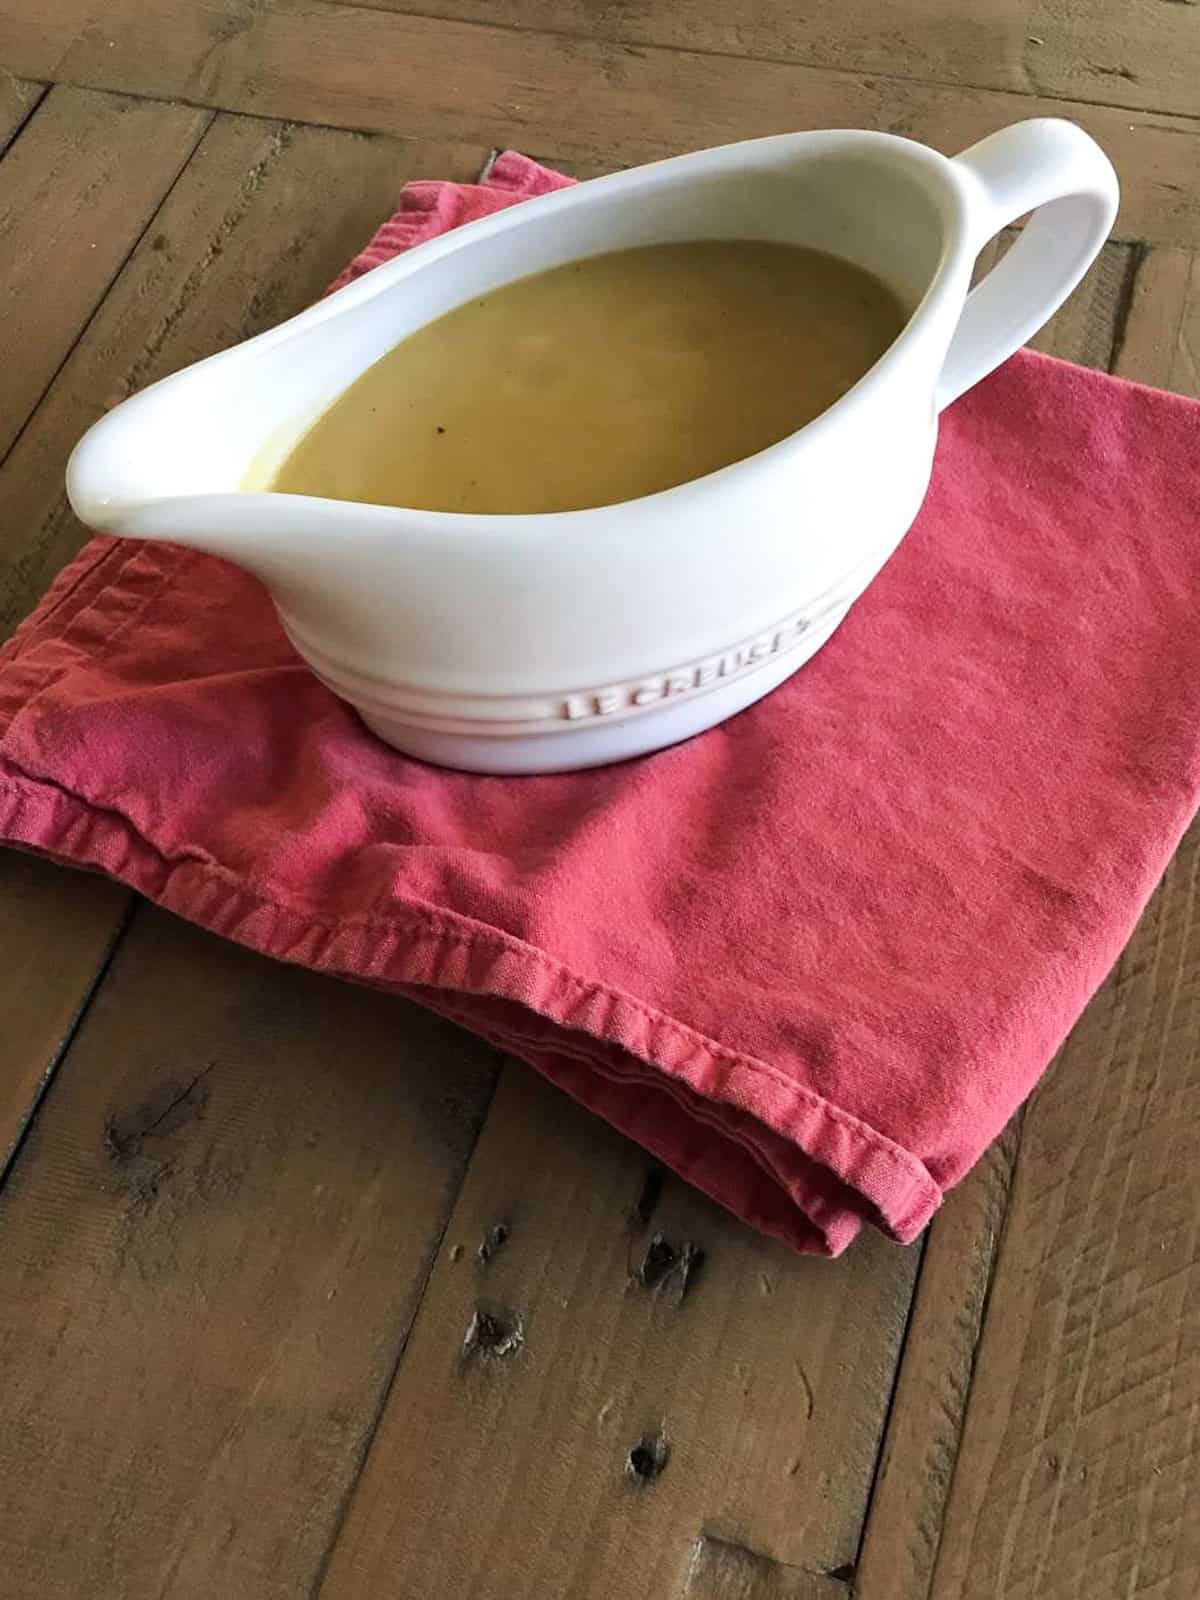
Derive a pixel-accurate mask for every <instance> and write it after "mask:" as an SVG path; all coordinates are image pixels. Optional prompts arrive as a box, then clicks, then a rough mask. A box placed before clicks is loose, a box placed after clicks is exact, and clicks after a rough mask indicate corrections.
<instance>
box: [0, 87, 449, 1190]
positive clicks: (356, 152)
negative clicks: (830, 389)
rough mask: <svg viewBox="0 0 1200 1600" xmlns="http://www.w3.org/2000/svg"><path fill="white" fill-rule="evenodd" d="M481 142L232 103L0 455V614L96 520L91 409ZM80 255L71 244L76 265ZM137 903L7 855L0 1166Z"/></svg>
mask: <svg viewBox="0 0 1200 1600" xmlns="http://www.w3.org/2000/svg"><path fill="white" fill-rule="evenodd" d="M188 115H191V114H190V113H189V114H188ZM478 159H479V158H478V153H477V152H467V151H462V150H454V149H448V148H446V147H441V146H434V147H413V146H410V145H407V144H398V143H395V142H394V141H390V140H387V139H378V138H363V137H360V136H357V135H349V134H342V133H324V132H319V131H316V130H312V129H299V130H293V129H287V128H281V127H279V126H277V125H273V124H267V123H262V122H259V121H257V120H255V119H250V118H245V119H243V118H223V119H220V120H219V121H218V123H217V124H216V125H215V126H214V127H213V128H212V129H211V131H210V133H209V134H208V136H207V137H206V138H205V139H204V141H203V143H202V144H201V146H200V148H199V150H198V152H197V154H196V156H195V157H194V159H193V160H192V162H191V163H190V165H189V166H188V168H187V170H186V172H185V174H184V176H183V177H182V178H181V179H180V181H179V183H178V185H177V186H176V188H175V189H174V190H173V191H172V193H171V195H170V197H169V199H168V200H167V202H166V203H165V205H164V206H163V207H162V209H161V211H160V212H159V214H158V216H157V217H156V219H155V221H154V223H153V225H152V227H151V228H150V229H149V230H148V232H147V235H146V237H145V238H144V239H143V240H142V242H141V244H140V245H139V247H138V249H137V250H136V251H135V252H134V255H133V257H132V259H131V260H130V262H129V263H128V265H127V266H126V268H125V270H124V271H123V272H122V274H121V276H120V278H119V280H118V282H117V284H116V285H115V287H114V288H113V290H112V292H111V293H110V294H109V296H108V297H107V299H106V300H105V302H104V304H103V305H102V307H101V308H100V310H99V312H98V313H97V315H96V317H95V318H94V319H93V321H92V323H91V325H90V326H89V327H88V329H87V332H86V333H85V334H84V336H83V338H82V340H81V341H80V342H79V344H78V345H77V346H76V348H75V350H74V352H73V354H72V355H71V357H70V359H69V360H68V361H67V363H66V365H65V367H64V368H63V369H62V371H61V372H60V373H59V375H58V377H57V379H56V381H55V382H54V384H53V385H52V387H51V389H50V390H49V392H48V394H47V395H46V398H45V399H44V401H43V402H42V404H41V406H40V407H39V408H38V409H37V411H36V413H35V415H34V417H33V420H32V422H31V424H30V425H29V426H28V427H27V428H26V430H25V432H24V433H23V435H22V436H21V438H20V440H19V442H18V444H17V445H16V447H15V448H14V450H13V451H12V453H11V454H10V455H9V457H8V460H7V462H6V463H5V464H4V466H3V467H2V468H0V527H3V529H4V538H3V541H2V542H0V628H3V630H4V631H8V630H10V629H11V627H12V626H13V625H14V624H15V623H16V621H17V620H18V619H19V618H20V617H21V616H22V615H23V614H24V613H25V612H26V611H27V610H28V609H29V608H30V607H31V606H32V605H33V604H34V602H35V601H36V600H37V598H38V596H39V594H40V593H41V591H42V589H43V588H44V587H45V585H46V583H47V582H48V581H49V579H50V578H51V577H52V576H53V575H54V573H55V571H56V570H57V569H58V567H59V566H61V565H62V563H63V562H64V561H65V560H67V559H68V558H69V556H70V555H72V554H73V553H74V551H75V550H76V549H77V548H78V546H79V544H80V542H81V541H82V540H83V539H84V538H85V537H86V534H85V532H84V530H83V529H82V528H81V527H80V526H79V524H78V523H77V522H76V521H75V520H74V518H73V517H72V516H71V514H70V511H69V508H68V507H67V505H66V502H65V497H64V494H63V487H62V484H63V471H64V468H65V465H66V460H67V456H68V454H69V453H70V450H71V448H72V446H73V445H74V443H75V441H76V439H77V438H78V437H79V435H80V434H81V433H82V432H83V430H84V428H85V427H87V425H88V424H89V423H90V422H91V421H92V420H93V419H94V418H95V417H97V416H99V415H100V414H101V413H102V412H103V411H104V410H105V409H106V407H107V406H108V405H109V404H110V403H112V401H114V400H116V399H119V398H121V397H122V396H123V395H124V394H126V393H128V392H130V391H131V390H133V389H134V388H136V387H139V386H140V385H141V384H143V383H146V382H150V381H152V380H153V379H154V378H157V377H160V376H162V375H163V374H165V373H166V372H167V371H169V370H171V369H172V368H173V367H176V366H179V365H182V364H183V363H184V362H186V361H190V360H193V359H196V358H198V357H200V356H202V355H206V354H208V353H209V352H210V351H211V350H213V349H217V348H219V347H220V346H221V345H223V344H228V343H230V342H232V341H233V340H236V339H238V338H242V337H244V336H246V335H248V334H250V333H254V332H257V331H258V330H259V329H261V328H263V327H266V326H269V325H270V323H271V322H273V321H277V320H278V319H279V318H281V317H284V316H287V315H289V314H290V313H291V312H292V311H294V310H298V309H299V308H300V306H302V305H303V304H304V303H305V302H306V301H307V300H309V299H311V298H312V297H313V296H315V295H316V294H319V293H320V291H321V289H322V287H323V286H324V285H325V284H326V283H327V282H328V281H329V279H330V278H331V277H332V276H333V275H334V274H335V273H336V272H337V271H338V269H339V268H340V267H341V266H342V264H343V263H344V261H345V260H346V258H347V257H348V256H349V255H350V254H352V252H353V251H354V250H355V249H356V248H357V247H358V246H359V245H360V244H361V243H362V242H363V241H364V240H365V239H366V238H367V237H368V236H369V234H370V232H371V231H372V229H373V228H374V226H375V224H376V222H378V221H379V220H380V219H381V218H382V217H383V216H384V215H385V214H386V212H387V211H388V209H389V207H390V206H391V204H392V202H393V200H394V198H395V195H396V192H397V189H398V188H399V185H400V183H401V182H402V181H403V179H404V178H405V177H406V176H408V175H409V174H410V173H411V172H413V171H414V170H415V164H416V163H418V162H421V161H422V160H427V161H428V163H429V170H433V171H438V170H442V171H447V172H449V173H451V174H452V175H457V176H460V177H467V176H469V175H470V174H471V173H472V171H473V170H474V169H475V167H477V165H478ZM2 170H3V168H2V167H0V171H2ZM79 244H80V246H81V247H82V246H84V245H86V240H82V239H81V240H80V241H79ZM64 250H65V251H68V252H69V241H68V240H65V241H64ZM70 260H71V257H70V254H69V253H67V254H66V255H65V256H64V263H63V264H64V266H67V265H69V263H70ZM128 903H129V897H128V895H127V894H126V893H125V892H124V891H123V890H121V889H119V888H118V887H116V886H115V885H111V884H107V883H104V882H102V881H101V880H99V879H93V878H84V877H82V876H81V875H78V874H68V873H66V872H64V871H62V870H61V869H59V868H57V867H54V866H51V865H49V864H48V863H45V862H38V861H35V860H33V859H31V858H26V857H20V856H16V855H13V854H10V853H5V854H3V855H2V856H0V1027H2V1028H3V1054H4V1063H3V1073H2V1074H0V1168H2V1166H3V1160H4V1158H5V1157H6V1156H7V1153H8V1152H10V1151H11V1149H12V1147H13V1146H14V1144H15V1143H16V1141H17V1139H18V1138H19V1136H20V1133H21V1130H22V1128H23V1127H24V1126H25V1123H26V1121H27V1118H28V1116H29V1115H30V1112H31V1110H32V1108H33V1107H34V1105H35V1104H36V1102H37V1098H38V1096H39V1094H40V1093H41V1091H42V1088H43V1085H44V1084H45V1082H46V1079H47V1077H48V1075H49V1074H50V1073H51V1072H52V1071H53V1069H54V1066H55V1063H56V1061H57V1060H58V1057H59V1054H60V1052H61V1048H62V1045H63V1043H64V1040H65V1039H66V1038H67V1037H68V1036H69V1032H70V1028H71V1026H72V1022H73V1019H74V1018H75V1017H76V1016H77V1015H78V1012H79V1010H80V1007H81V1006H82V1005H83V1003H84V1001H85V1000H86V998H87V995H88V992H89V989H90V986H91V984H92V982H93V980H94V978H95V975H96V973H97V972H98V970H99V968H100V966H101V965H102V963H103V962H104V960H105V958H106V956H107V954H108V952H109V951H110V949H111V947H112V944H113V941H114V939H115V937H116V934H117V931H118V929H119V926H120V923H121V920H122V917H123V915H124V913H125V910H126V908H127V906H128Z"/></svg>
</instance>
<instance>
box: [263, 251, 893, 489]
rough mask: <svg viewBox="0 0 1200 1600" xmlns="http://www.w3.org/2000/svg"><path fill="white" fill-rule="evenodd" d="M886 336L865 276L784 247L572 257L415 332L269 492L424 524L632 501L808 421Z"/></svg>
mask: <svg viewBox="0 0 1200 1600" xmlns="http://www.w3.org/2000/svg"><path fill="white" fill-rule="evenodd" d="M905 320H906V314H905V312H904V311H903V310H902V309H901V307H900V305H899V303H898V301H897V300H896V299H895V297H894V296H893V294H892V293H891V291H890V290H889V289H887V288H885V286H884V285H883V284H882V283H880V282H879V281H878V280H877V279H876V278H874V277H872V276H871V275H870V274H869V273H867V272H864V271H863V270H862V269H861V268H859V267H854V266H851V265H850V264H849V263H848V262H845V261H839V260H837V259H835V258H834V257H833V256H828V255H823V254H821V253H820V252H819V251H815V250H807V249H801V248H799V247H798V246H795V245H788V244H778V243H771V242H766V241H760V240H740V239H739V240H722V239H713V240H700V241H696V242H690V243H684V244H657V245H648V246H644V247H642V248H639V249H634V250H618V251H614V252H612V253H611V254H608V255H599V256H591V257H589V258H587V259H585V260H582V261H576V262H570V263H568V264H567V265H565V266H561V267H554V268H552V269H551V270H550V271H549V272H542V273H538V274H535V275H534V276H532V277H528V278H523V279H520V280H519V281H518V282H515V283H510V284H506V285H504V286H503V287H502V288H500V289H496V290H494V291H492V293H490V294H487V295H485V296H483V297H482V298H481V299H479V300H473V301H471V302H469V303H468V304H467V305H464V306H459V307H458V308H457V309H456V310H454V311H451V312H448V313H447V314H446V315H445V316H443V317H440V318H438V320H437V321H436V322H431V323H429V324H427V325H426V326H425V327H423V328H419V329H418V330H417V332H416V333H414V334H411V335H410V336H409V337H408V338H407V339H405V340H403V341H402V342H401V343H400V344H398V345H397V346H396V347H395V349H393V350H391V351H389V352H388V354H387V355H385V356H383V357H382V358H381V359H380V360H379V361H377V362H376V363H375V365H374V366H373V367H371V368H370V369H369V370H368V371H366V372H364V373H363V375H362V376H361V377H360V378H359V379H357V381H356V382H354V383H353V384H351V386H350V387H349V388H348V389H347V390H345V392H344V393H343V394H342V395H340V396H339V398H338V399H337V400H335V401H334V403H333V404H332V405H331V406H330V407H329V409H328V410H327V411H326V412H325V413H324V414H323V415H322V416H321V417H320V418H318V420H317V421H316V422H315V423H314V424H313V426H312V427H311V428H310V429H309V431H308V432H307V433H306V434H305V435H304V437H303V438H302V439H301V440H300V441H299V443H298V444H297V445H296V446H295V448H294V449H293V450H292V452H291V454H290V455H289V456H288V457H287V459H286V460H285V461H284V463H283V465H282V466H281V467H280V468H279V469H278V471H277V472H276V474H275V476H274V478H273V480H272V481H271V483H270V484H269V487H270V488H271V489H273V490H277V491H280V492H283V493H287V494H308V495H323V496H327V497H329V498H331V499H338V500H365V501H370V502H373V503H375V504H378V505H394V506H408V507H411V508H413V509H420V510H430V511H458V512H489V513H498V512H526V513H529V512H545V511H574V510H579V509H581V508H583V507H586V506H603V505H611V504H613V503H614V502H616V501H620V500H633V499H636V498H638V497H639V496H641V495H646V494H652V493H654V492H655V491H656V490H659V489H668V488H670V487H672V486H673V485H674V484H678V483H686V482H687V481H688V480H689V479H692V478H699V477H702V476H703V475H704V474H705V473H707V472H713V471H715V470H716V469H717V468H718V467H724V466H728V465H729V463H730V462H733V461H739V460H741V459H742V458H743V457H745V456H749V455H753V454H754V453H755V452H756V451H758V450H762V449H765V448H766V446H767V445H769V444H774V443H775V442H776V441H777V440H779V439H783V438H786V436H787V435H788V434H790V433H794V432H795V430H796V429H797V428H799V427H802V426H803V425H804V423H806V422H811V421H812V419H813V418H814V417H816V416H818V415H819V414H820V413H821V412H822V411H824V410H825V409H826V408H827V407H828V406H830V405H832V404H833V402H834V401H835V400H837V399H838V398H839V396H841V395H843V394H845V392H846V390H847V389H849V388H850V387H851V385H852V384H854V383H856V382H857V380H858V379H859V378H861V377H862V375H863V373H864V372H866V370H867V369H868V368H869V367H870V366H872V365H873V363H874V362H875V361H876V360H878V358H879V357H880V356H881V355H882V354H883V352H884V351H885V350H886V349H887V347H888V345H890V344H891V342H892V340H893V339H894V338H895V337H896V335H897V333H898V332H899V331H900V329H901V327H902V326H903V324H904V322H905Z"/></svg>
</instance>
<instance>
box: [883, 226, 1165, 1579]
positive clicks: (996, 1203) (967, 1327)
mask: <svg viewBox="0 0 1200 1600" xmlns="http://www.w3.org/2000/svg"><path fill="white" fill-rule="evenodd" d="M1014 237H1015V231H1014V230H1011V229H1009V230H1006V231H1005V233H1004V234H1003V235H1002V236H1001V237H1000V238H999V239H998V240H997V241H995V243H994V244H993V245H992V246H991V247H989V249H988V251H987V252H986V253H985V259H984V260H983V265H984V266H990V265H991V264H992V263H993V262H994V261H995V260H996V259H998V257H999V256H1000V255H1002V254H1003V251H1004V249H1005V248H1006V247H1007V246H1008V244H1010V243H1011V242H1012V239H1013V238H1014ZM1141 259H1142V257H1141V252H1139V251H1138V250H1137V248H1136V247H1133V246H1128V245H1120V244H1109V245H1106V246H1105V248H1104V250H1103V251H1102V252H1101V256H1100V259H1099V260H1098V261H1097V263H1096V265H1095V267H1093V269H1092V271H1091V273H1090V274H1089V275H1088V277H1087V278H1086V279H1085V280H1084V282H1083V284H1081V285H1080V288H1079V289H1078V290H1077V291H1076V293H1075V295H1074V296H1072V298H1071V299H1070V300H1069V301H1068V302H1067V304H1066V305H1065V306H1064V307H1063V308H1062V310H1061V311H1060V312H1059V313H1058V315H1057V316H1056V317H1055V318H1053V319H1052V321H1051V322H1050V323H1049V324H1048V325H1047V327H1046V329H1044V330H1043V332H1042V334H1041V335H1040V336H1039V337H1038V339H1037V340H1035V344H1037V346H1038V347H1039V348H1041V349H1043V350H1045V351H1046V352H1048V353H1049V354H1053V355H1058V356H1061V357H1063V358H1065V359H1067V360H1073V361H1080V362H1082V363H1084V364H1085V365H1088V366H1093V367H1099V368H1101V369H1105V368H1107V367H1109V366H1110V364H1111V363H1112V360H1113V355H1114V349H1115V347H1116V345H1117V342H1118V340H1119V339H1120V337H1121V333H1122V329H1123V328H1125V329H1126V331H1128V330H1129V329H1132V327H1133V322H1134V316H1133V312H1132V311H1131V310H1130V307H1131V305H1136V303H1137V302H1136V297H1134V296H1132V295H1131V285H1132V283H1133V282H1134V281H1136V278H1137V275H1138V269H1139V262H1140V261H1141ZM1127 315H1128V321H1127V322H1126V320H1125V319H1126V316H1127ZM1100 1003H1101V1002H1100V1001H1097V1002H1096V1004H1100ZM1087 1026H1088V1023H1087V1019H1086V1018H1085V1020H1084V1022H1083V1023H1081V1024H1080V1027H1081V1028H1086V1027H1087ZM1052 1070H1056V1071H1061V1070H1062V1068H1061V1067H1059V1068H1057V1069H1052ZM1022 1122H1023V1119H1022V1118H1018V1119H1017V1120H1016V1121H1014V1123H1013V1124H1012V1125H1011V1126H1010V1127H1009V1129H1008V1130H1007V1131H1006V1133H1005V1134H1004V1135H1003V1136H1002V1138H1001V1139H1000V1140H999V1141H998V1142H997V1143H996V1144H995V1145H994V1146H993V1147H992V1149H991V1150H989V1151H988V1153H987V1155H986V1156H985V1157H984V1159H983V1161H982V1162H980V1164H979V1166H978V1167H976V1169H975V1170H974V1171H973V1172H972V1173H971V1174H970V1175H969V1176H968V1178H967V1179H966V1181H965V1182H964V1183H963V1184H962V1185H961V1187H960V1188H959V1189H958V1190H957V1191H956V1192H955V1193H954V1194H952V1195H951V1196H950V1197H949V1199H948V1201H947V1203H946V1205H945V1207H944V1209H943V1210H942V1212H941V1213H940V1214H939V1216H938V1217H937V1218H936V1219H935V1220H934V1223H933V1226H932V1228H931V1229H930V1233H929V1240H928V1243H927V1245H926V1248H925V1255H924V1259H923V1262H922V1267H921V1276H920V1281H919V1284H918V1289H917V1294H916V1297H915V1302H914V1308H913V1317H912V1322H911V1325H910V1328H909V1332H908V1337H907V1340H906V1343H905V1350H904V1359H903V1361H902V1363H901V1368H900V1375H899V1379H898V1382H897V1386H896V1397H895V1403H894V1405H893V1408H892V1412H891V1416H890V1418H889V1421H888V1431H887V1439H886V1443H885V1447H884V1453H883V1458H882V1463H881V1467H880V1473H879V1480H878V1485H877V1488H876V1492H875V1496H874V1498H873V1500H872V1505H871V1510H870V1515H869V1518H868V1520H867V1525H866V1531H865V1535H864V1540H863V1548H862V1555H861V1561H860V1564H859V1568H858V1573H857V1577H856V1588H855V1594H856V1600H927V1597H928V1596H929V1593H930V1586H931V1584H932V1581H933V1571H934V1565H935V1562H936V1559H937V1555H938V1550H939V1547H940V1542H941V1538H942V1528H943V1519H944V1517H945V1514H946V1509H947V1504H948V1501H949V1497H950V1493H951V1484H952V1481H953V1480H954V1471H955V1464H956V1461H957V1459H958V1453H959V1448H960V1443H961V1439H962V1432H963V1427H964V1419H965V1418H966V1416H967V1408H968V1404H969V1397H970V1394H971V1386H972V1379H973V1376H974V1372H975V1368H976V1361H977V1358H978V1353H979V1338H980V1330H981V1328H982V1325H983V1317H984V1310H985V1306H986V1305H987V1302H988V1295H989V1293H990V1291H991V1287H992V1281H993V1273H994V1271H995V1266H996V1260H997V1255H998V1251H999V1246H1000V1240H1001V1236H1002V1234H1003V1233H1004V1230H1005V1227H1006V1222H1007V1218H1008V1211H1009V1202H1010V1196H1011V1193H1012V1187H1013V1182H1014V1171H1015V1169H1016V1168H1017V1165H1018V1152H1020V1161H1021V1162H1022V1163H1024V1161H1025V1160H1026V1153H1025V1151H1024V1148H1023V1146H1022V1144H1021V1128H1022ZM1014 1225H1015V1224H1014ZM1068 1247H1069V1246H1068V1245H1067V1243H1066V1241H1065V1240H1064V1248H1068ZM968 1592H970V1593H971V1594H975V1593H976V1592H978V1593H980V1594H981V1595H982V1594H983V1593H984V1592H986V1593H988V1594H989V1595H991V1594H992V1591H991V1590H986V1591H985V1590H984V1589H982V1588H981V1589H980V1590H979V1591H976V1590H974V1589H972V1590H970V1591H968ZM995 1592H996V1593H997V1594H1000V1593H1005V1594H1007V1592H1008V1591H1006V1590H997V1591H995ZM1030 1592H1031V1594H1036V1595H1037V1596H1038V1600H1043V1591H1041V1590H1040V1589H1034V1590H1032V1591H1030ZM1092 1592H1095V1593H1097V1594H1098V1593H1100V1592H1104V1591H1101V1590H1095V1591H1092ZM1047 1600H1048V1596H1047Z"/></svg>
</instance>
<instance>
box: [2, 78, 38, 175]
mask: <svg viewBox="0 0 1200 1600" xmlns="http://www.w3.org/2000/svg"><path fill="white" fill-rule="evenodd" d="M45 92H46V86H45V84H42V83H28V82H26V80H25V79H24V78H14V77H13V76H12V75H11V74H10V73H7V72H5V71H4V70H3V68H0V155H3V154H4V152H5V150H7V149H8V146H9V144H10V143H11V142H12V140H13V139H14V138H15V137H16V135H17V133H18V132H19V131H20V129H21V127H22V126H23V124H24V123H25V121H26V119H27V118H28V117H29V116H30V115H31V114H32V113H33V111H34V109H35V107H36V106H37V103H38V101H39V100H40V99H41V98H42V96H43V95H44V94H45Z"/></svg>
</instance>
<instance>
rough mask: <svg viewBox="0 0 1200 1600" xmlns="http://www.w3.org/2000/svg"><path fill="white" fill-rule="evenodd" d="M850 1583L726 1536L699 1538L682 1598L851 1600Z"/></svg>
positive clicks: (697, 1599)
mask: <svg viewBox="0 0 1200 1600" xmlns="http://www.w3.org/2000/svg"><path fill="white" fill-rule="evenodd" d="M850 1595H851V1590H850V1588H849V1586H848V1584H847V1582H846V1581H845V1580H844V1579H842V1578H838V1577H830V1576H829V1575H828V1574H826V1573H819V1572H805V1571H804V1570H803V1568H800V1567H786V1566H783V1565H782V1564H781V1563H780V1562H778V1561H770V1560H768V1559H767V1558H766V1557H765V1556H760V1555H759V1554H758V1552H757V1551H754V1550H746V1549H745V1548H744V1547H743V1546H741V1545H736V1544H728V1543H726V1541H725V1540H724V1539H711V1538H707V1537H701V1538H699V1539H697V1540H696V1544H695V1548H694V1549H693V1552H692V1557H691V1560H690V1562H689V1564H688V1573H687V1579H686V1581H685V1583H684V1586H683V1591H682V1600H850Z"/></svg>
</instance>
